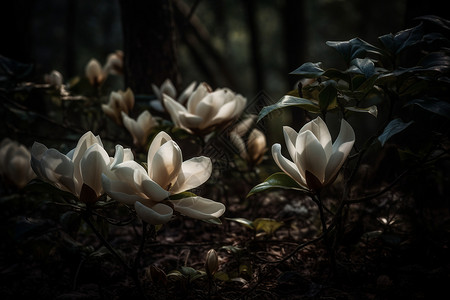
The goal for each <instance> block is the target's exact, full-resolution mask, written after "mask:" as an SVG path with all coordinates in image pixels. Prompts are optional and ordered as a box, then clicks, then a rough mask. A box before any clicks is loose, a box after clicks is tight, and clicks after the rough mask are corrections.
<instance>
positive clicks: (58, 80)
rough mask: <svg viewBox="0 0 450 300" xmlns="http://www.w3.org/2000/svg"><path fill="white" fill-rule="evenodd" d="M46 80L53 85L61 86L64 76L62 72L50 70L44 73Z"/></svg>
mask: <svg viewBox="0 0 450 300" xmlns="http://www.w3.org/2000/svg"><path fill="white" fill-rule="evenodd" d="M44 81H45V82H46V83H48V84H50V85H51V86H54V87H56V88H59V87H61V86H62V84H63V76H62V74H61V73H60V72H58V71H56V70H53V71H51V72H50V74H45V75H44Z"/></svg>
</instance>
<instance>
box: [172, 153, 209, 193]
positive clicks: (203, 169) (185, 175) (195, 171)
mask: <svg viewBox="0 0 450 300" xmlns="http://www.w3.org/2000/svg"><path fill="white" fill-rule="evenodd" d="M211 172H212V163H211V159H210V158H209V157H205V156H200V157H194V158H191V159H189V160H186V161H184V162H183V163H182V165H181V171H180V172H179V174H178V177H177V181H176V182H175V183H174V185H173V186H172V187H171V188H170V192H171V194H177V193H181V192H184V191H187V190H190V189H193V188H196V187H198V186H199V185H201V184H203V183H205V182H206V181H207V180H208V179H209V177H210V176H211Z"/></svg>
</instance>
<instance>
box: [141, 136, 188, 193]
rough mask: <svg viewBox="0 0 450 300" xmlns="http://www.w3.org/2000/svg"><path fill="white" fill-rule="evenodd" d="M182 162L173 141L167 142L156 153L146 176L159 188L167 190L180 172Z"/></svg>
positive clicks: (181, 157) (178, 150)
mask: <svg viewBox="0 0 450 300" xmlns="http://www.w3.org/2000/svg"><path fill="white" fill-rule="evenodd" d="M182 162H183V156H182V154H181V149H180V147H178V145H177V143H175V142H174V141H168V142H166V143H165V144H164V145H162V146H161V147H160V148H159V149H158V151H156V153H155V155H154V156H153V159H152V161H151V164H149V166H148V168H149V170H148V174H149V176H150V178H151V179H153V180H154V181H155V182H156V183H158V184H159V185H160V186H162V187H163V188H165V189H169V188H170V186H171V184H173V182H174V181H175V180H176V178H177V176H178V173H179V172H180V170H181V164H182Z"/></svg>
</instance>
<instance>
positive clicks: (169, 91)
mask: <svg viewBox="0 0 450 300" xmlns="http://www.w3.org/2000/svg"><path fill="white" fill-rule="evenodd" d="M160 90H161V94H166V95H168V96H169V97H171V98H175V97H176V96H177V90H176V89H175V86H174V85H173V83H172V81H171V80H170V79H169V78H167V79H166V80H164V82H163V83H162V84H161V89H160Z"/></svg>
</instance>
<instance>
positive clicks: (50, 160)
mask: <svg viewBox="0 0 450 300" xmlns="http://www.w3.org/2000/svg"><path fill="white" fill-rule="evenodd" d="M40 164H41V171H42V176H43V178H44V179H45V180H47V181H49V182H52V183H53V184H54V185H55V186H56V187H58V188H59V189H61V190H63V191H67V192H71V193H72V194H74V195H76V196H79V193H78V192H77V191H78V190H76V189H75V187H76V184H77V182H74V180H75V179H74V177H73V174H74V165H73V163H72V161H71V160H70V159H69V158H68V157H67V156H65V155H64V154H62V153H60V152H59V151H57V150H56V149H48V150H47V151H45V153H44V155H43V156H42V158H41V160H40Z"/></svg>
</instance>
